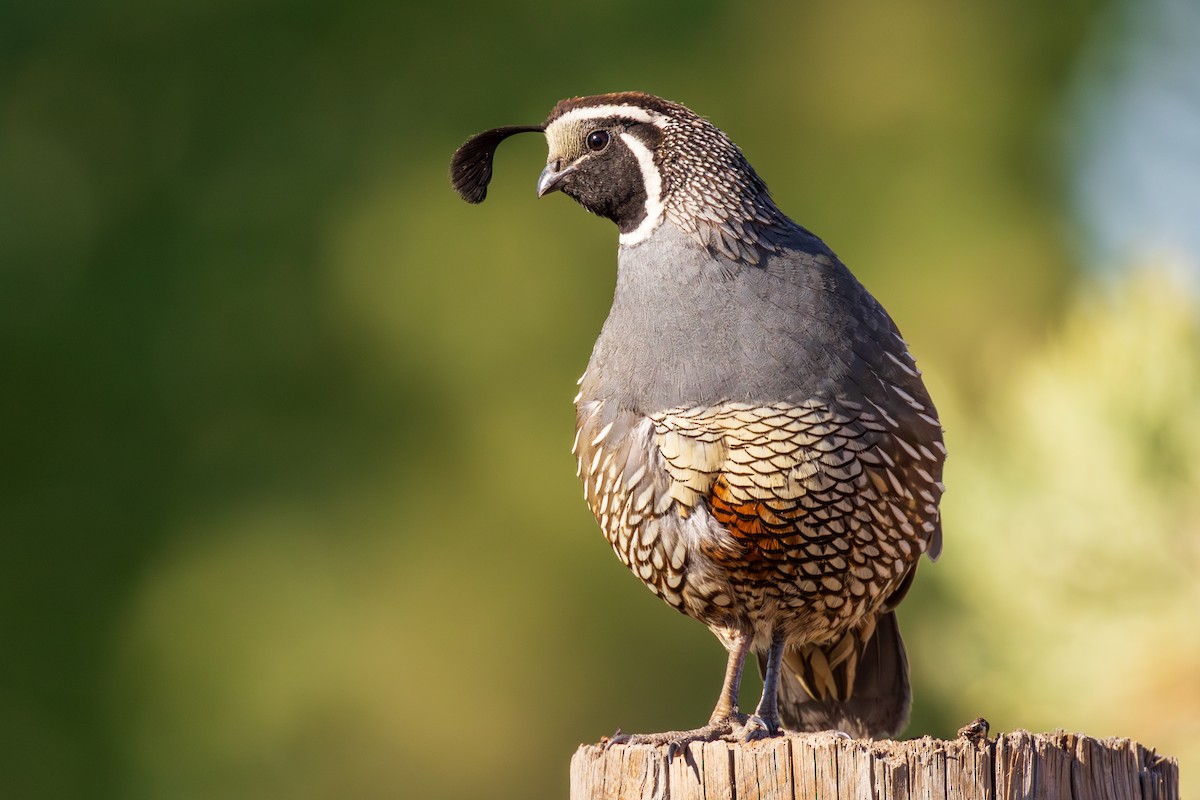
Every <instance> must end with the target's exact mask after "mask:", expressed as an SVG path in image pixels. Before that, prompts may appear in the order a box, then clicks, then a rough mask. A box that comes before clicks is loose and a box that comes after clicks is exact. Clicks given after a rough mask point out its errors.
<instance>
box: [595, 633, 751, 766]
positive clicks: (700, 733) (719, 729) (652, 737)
mask: <svg viewBox="0 0 1200 800" xmlns="http://www.w3.org/2000/svg"><path fill="white" fill-rule="evenodd" d="M750 638H751V637H750V634H749V633H745V632H738V633H736V634H735V636H734V638H733V640H732V642H731V643H730V644H728V645H727V646H726V647H727V649H728V650H729V661H728V662H726V665H725V681H724V683H723V684H722V685H721V696H720V697H719V698H717V706H716V708H714V709H713V713H712V716H711V717H709V718H708V724H707V725H705V726H704V727H703V728H696V729H695V730H690V731H666V732H664V733H620V732H618V733H617V734H616V735H615V736H612V737H610V738H609V739H607V740H606V741H605V742H604V744H605V746H606V747H611V746H612V745H614V744H650V745H663V744H665V745H669V746H670V748H669V751H668V755H669V756H673V755H674V754H675V753H676V752H678V751H679V750H680V749H681V748H684V747H686V746H687V745H689V744H691V743H692V742H711V741H715V740H717V739H720V738H722V737H728V736H733V735H734V734H735V733H736V732H739V731H741V730H742V729H743V728H744V725H743V723H745V722H746V717H745V715H743V714H739V713H738V691H739V689H740V688H741V685H742V667H743V666H745V664H746V655H747V654H748V653H749V652H750Z"/></svg>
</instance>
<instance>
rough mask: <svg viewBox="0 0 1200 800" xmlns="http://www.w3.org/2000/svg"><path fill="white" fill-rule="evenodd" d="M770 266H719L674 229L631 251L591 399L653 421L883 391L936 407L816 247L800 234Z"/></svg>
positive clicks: (592, 376) (838, 267)
mask: <svg viewBox="0 0 1200 800" xmlns="http://www.w3.org/2000/svg"><path fill="white" fill-rule="evenodd" d="M788 244H789V247H788V248H786V249H785V250H783V252H781V253H779V254H769V255H767V256H766V258H765V259H764V260H763V261H762V263H761V264H759V265H754V266H751V265H747V264H743V263H737V262H732V261H729V260H727V259H724V258H720V257H716V256H714V255H713V254H711V253H709V252H708V251H706V250H705V249H704V248H703V247H702V246H701V245H700V244H699V243H698V242H697V240H696V239H695V238H694V237H691V236H688V235H686V234H683V233H681V232H679V231H678V230H677V229H675V228H674V226H673V225H672V224H671V223H670V222H666V223H664V224H663V225H662V227H661V228H660V229H659V230H658V231H656V233H655V235H654V236H653V237H651V238H650V239H649V240H647V241H646V242H644V243H643V244H641V245H638V246H635V247H631V248H622V250H621V252H620V256H619V262H618V275H617V287H616V292H615V295H614V298H613V305H612V310H611V312H610V314H609V317H608V319H607V321H606V322H605V324H604V328H603V330H602V332H601V334H600V337H599V339H598V340H597V342H596V346H595V348H594V350H593V352H592V359H591V362H590V364H589V367H588V372H587V375H586V377H585V380H584V382H583V385H582V391H583V396H584V397H592V398H598V399H609V400H613V401H616V402H617V403H619V405H621V406H622V407H625V408H629V409H631V410H634V411H640V412H642V413H650V412H653V411H655V410H659V409H663V408H671V407H675V406H679V405H683V404H706V403H707V404H711V403H717V402H721V401H735V402H751V403H772V402H778V401H786V400H803V399H806V398H809V397H814V396H832V395H837V394H845V393H846V392H847V391H849V393H850V394H853V395H860V396H865V397H868V398H871V397H885V396H886V395H887V391H886V389H885V388H884V386H883V384H882V383H881V379H883V380H887V381H890V382H892V383H899V384H901V385H903V386H904V387H905V388H906V390H908V391H909V392H916V393H918V394H919V395H920V396H921V397H922V398H924V397H925V393H924V389H923V387H921V386H920V382H919V380H918V381H916V382H915V385H913V386H909V385H908V384H912V383H913V377H912V376H911V375H909V374H907V373H905V372H904V371H903V370H901V369H900V368H899V367H898V366H897V364H896V363H894V359H893V358H889V357H888V356H887V353H888V351H896V352H898V353H899V354H902V355H904V356H905V358H907V352H906V350H905V347H904V344H903V342H902V340H900V338H899V335H898V334H897V333H896V329H895V326H894V325H893V324H892V322H891V319H890V318H889V317H888V316H887V314H886V312H884V311H883V309H882V308H881V307H880V306H879V304H878V303H877V302H876V301H875V300H874V298H872V297H871V296H870V294H868V293H867V291H866V290H865V289H864V288H863V287H862V285H861V284H860V283H859V282H858V281H857V280H856V279H855V278H854V276H853V275H852V274H851V273H850V272H849V270H847V269H846V268H845V267H844V266H843V265H842V264H841V262H840V261H838V260H837V258H836V256H834V255H833V253H832V252H831V251H829V249H828V248H826V247H825V245H824V244H823V243H821V241H820V240H819V239H817V238H816V237H814V236H812V235H811V234H808V233H807V232H805V231H803V230H802V229H800V228H797V229H796V231H795V235H794V237H793V241H791V242H789V243H788Z"/></svg>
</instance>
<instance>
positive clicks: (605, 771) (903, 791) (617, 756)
mask: <svg viewBox="0 0 1200 800" xmlns="http://www.w3.org/2000/svg"><path fill="white" fill-rule="evenodd" d="M618 798H619V799H620V800H654V799H657V800H725V799H728V800H835V798H836V799H837V800H842V799H843V798H845V800H910V799H911V800H916V798H928V799H929V800H940V799H941V798H948V799H952V800H967V799H968V798H971V799H974V798H988V800H992V799H993V798H994V799H995V800H1006V799H1007V798H1038V800H1060V799H1061V800H1066V799H1067V798H1070V799H1071V800H1093V798H1096V799H1097V800H1099V799H1101V798H1103V799H1104V800H1108V799H1109V798H1111V799H1112V800H1152V799H1153V800H1178V798H1179V767H1178V764H1177V763H1176V761H1175V759H1173V758H1169V757H1166V756H1160V755H1158V754H1156V753H1155V752H1154V751H1152V750H1148V749H1146V748H1145V747H1143V746H1142V745H1140V744H1138V743H1137V742H1133V741H1130V740H1129V739H1092V738H1090V737H1087V736H1083V735H1082V734H1076V733H1063V732H1061V731H1060V732H1057V733H1048V734H1033V733H1029V732H1028V731H1016V732H1014V733H1006V734H1001V735H1000V736H997V737H995V738H992V739H985V738H983V737H982V736H978V737H975V738H967V737H966V736H963V737H960V738H958V739H955V740H952V741H944V740H940V739H931V738H929V737H925V738H922V739H912V740H909V741H870V740H857V739H848V738H845V737H844V736H838V735H835V734H832V733H818V734H788V735H786V736H780V737H776V738H773V739H766V740H762V741H758V742H751V743H749V744H735V743H730V742H697V743H694V744H691V745H689V746H688V747H687V748H684V749H681V750H680V751H679V752H678V753H676V754H675V756H674V758H671V759H669V760H668V758H667V747H666V746H665V745H664V746H658V747H655V746H650V745H614V746H612V747H610V748H608V749H607V750H605V749H604V748H602V747H601V746H600V745H582V746H580V748H579V749H578V750H577V751H576V752H575V756H574V757H573V758H572V759H571V800H618Z"/></svg>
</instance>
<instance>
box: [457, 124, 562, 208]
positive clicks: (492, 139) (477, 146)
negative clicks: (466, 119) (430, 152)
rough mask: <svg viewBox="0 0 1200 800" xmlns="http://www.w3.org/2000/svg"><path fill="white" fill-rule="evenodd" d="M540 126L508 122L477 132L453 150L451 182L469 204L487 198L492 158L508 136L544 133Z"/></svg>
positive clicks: (480, 201)
mask: <svg viewBox="0 0 1200 800" xmlns="http://www.w3.org/2000/svg"><path fill="white" fill-rule="evenodd" d="M544 130H545V128H544V127H543V126H541V125H506V126H505V127H503V128H492V129H491V130H490V131H484V132H483V133H477V134H475V135H474V136H472V137H471V138H470V139H467V141H465V142H463V145H462V147H460V148H458V149H457V150H455V151H454V157H453V158H451V159H450V183H452V184H453V185H454V191H456V192H458V193H459V195H460V196H461V197H462V199H463V200H466V201H467V202H468V203H482V202H483V198H485V197H487V187H488V183H490V182H491V180H492V158H493V157H494V156H495V155H496V148H497V147H499V146H500V143H501V142H503V141H504V140H505V139H507V138H508V137H510V136H512V135H513V134H517V133H541V132H542V131H544Z"/></svg>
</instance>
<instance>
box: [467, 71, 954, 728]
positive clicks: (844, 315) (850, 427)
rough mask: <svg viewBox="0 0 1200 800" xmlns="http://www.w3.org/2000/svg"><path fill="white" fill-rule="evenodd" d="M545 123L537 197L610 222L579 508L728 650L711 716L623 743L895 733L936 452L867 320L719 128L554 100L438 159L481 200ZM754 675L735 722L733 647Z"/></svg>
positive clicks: (692, 118)
mask: <svg viewBox="0 0 1200 800" xmlns="http://www.w3.org/2000/svg"><path fill="white" fill-rule="evenodd" d="M528 131H543V132H544V133H545V135H546V138H547V140H548V142H549V147H550V155H549V159H548V163H547V165H546V168H545V169H544V170H543V171H542V173H541V176H540V177H539V179H538V183H537V192H538V195H539V196H542V195H545V194H548V193H550V192H554V191H561V192H563V193H564V194H566V195H568V196H569V197H571V198H573V199H574V200H576V201H577V202H578V203H579V204H580V205H582V206H583V207H584V208H586V209H587V210H589V211H591V212H593V213H595V214H599V215H600V216H603V217H607V218H608V219H611V220H612V221H613V222H615V223H616V224H617V227H618V228H619V230H620V248H619V251H618V260H617V284H616V292H615V296H614V298H613V304H612V310H611V311H610V313H609V316H608V320H607V321H606V322H605V323H604V328H603V330H602V331H601V333H600V337H599V339H598V340H597V341H596V345H595V348H594V349H593V351H592V357H591V361H590V362H589V363H588V367H587V371H586V372H585V373H584V374H583V377H582V378H581V379H580V391H579V395H578V397H576V400H575V402H576V434H575V447H574V452H575V455H576V457H577V458H578V464H579V476H580V478H581V479H582V481H583V487H584V495H585V496H586V498H587V502H588V504H589V505H590V506H591V509H592V513H593V514H595V516H596V519H597V521H598V522H599V523H600V527H601V528H602V529H603V531H604V534H605V536H606V537H607V538H608V541H609V543H610V544H611V545H612V547H613V550H615V551H616V554H617V557H618V558H620V559H621V561H622V562H623V563H624V564H625V565H626V566H628V567H629V568H630V569H631V570H632V571H633V572H634V574H636V575H637V576H638V577H639V578H640V579H641V580H642V581H643V582H644V583H645V584H646V585H647V586H648V587H649V588H650V591H652V592H654V593H655V594H657V595H658V596H659V597H661V598H662V599H663V600H665V601H666V602H668V603H670V604H671V605H672V606H674V607H675V608H676V609H678V610H679V611H681V612H683V613H685V614H687V615H688V616H691V617H694V618H695V619H697V620H700V621H701V622H703V623H704V624H705V625H707V626H708V627H709V628H710V629H711V630H712V631H713V633H715V634H716V636H717V638H718V639H720V641H721V643H722V644H723V645H725V647H726V649H727V650H728V651H729V662H728V666H727V668H726V672H725V682H724V686H723V687H722V690H721V695H720V699H719V700H718V702H717V705H716V708H715V709H714V711H713V713H712V716H711V718H710V719H709V723H708V725H706V726H705V727H703V728H699V729H697V730H695V731H685V732H670V733H666V734H650V735H637V736H625V737H621V739H622V740H623V741H632V742H642V743H662V742H670V743H672V744H673V745H678V744H680V743H683V742H687V741H692V740H696V739H703V738H713V737H718V736H725V737H733V738H738V739H742V740H748V739H754V738H758V737H761V736H765V735H772V734H775V733H777V732H778V731H779V728H780V723H781V722H782V724H783V725H784V726H786V727H787V728H789V729H792V730H800V731H808V730H830V729H832V730H840V731H844V732H846V733H849V734H852V735H854V736H858V737H868V736H875V737H881V736H891V735H895V734H896V733H898V732H899V731H900V730H901V729H902V728H903V727H904V725H905V723H906V722H907V719H908V711H909V705H910V693H909V684H908V665H907V659H906V657H905V652H904V645H903V643H902V641H901V639H900V632H899V629H898V628H897V625H896V617H895V608H896V605H897V604H898V603H899V602H900V600H901V599H902V598H903V597H904V594H905V592H906V591H907V590H908V587H909V585H910V583H911V582H912V578H913V575H914V574H915V572H916V568H917V561H918V559H919V558H920V555H921V554H922V553H926V554H928V555H929V556H930V557H931V558H936V557H937V555H938V553H939V551H940V550H941V541H942V534H941V522H940V517H939V512H938V503H939V501H940V499H941V495H942V488H943V487H942V483H941V477H942V464H943V461H944V460H945V455H946V448H945V446H944V445H943V443H942V428H941V425H940V424H939V422H938V417H937V412H936V410H935V409H934V406H933V403H932V402H931V401H930V399H929V395H928V393H927V392H926V390H925V386H924V384H923V383H922V381H921V373H920V372H919V371H918V370H917V367H916V363H915V361H914V359H913V357H912V355H911V354H910V353H909V351H908V347H907V346H906V344H905V342H904V340H903V339H902V338H901V337H900V333H899V331H898V330H897V329H896V326H895V324H894V323H893V322H892V320H891V318H890V317H889V316H888V314H887V312H886V311H884V310H883V308H882V306H880V304H879V303H878V302H877V301H876V300H875V298H874V297H872V296H871V295H870V294H869V293H868V292H867V290H866V289H865V288H863V286H862V285H861V284H860V283H859V282H858V281H857V280H856V279H855V277H854V276H853V275H852V274H851V273H850V271H849V270H848V269H847V268H846V267H845V266H844V265H843V264H842V263H841V261H839V260H838V258H837V256H836V255H834V253H833V251H832V250H830V249H829V248H828V247H827V246H826V245H825V243H824V242H822V241H821V240H820V239H819V238H817V237H816V236H814V235H813V234H812V233H810V232H809V231H807V230H805V229H804V228H802V227H800V226H799V225H797V224H796V223H795V222H793V221H792V220H790V219H788V218H787V217H786V216H784V214H783V212H781V211H780V210H779V209H778V207H776V205H775V203H774V201H773V200H772V199H771V196H770V194H769V193H768V191H767V187H766V184H765V183H763V181H762V179H761V178H759V176H758V174H757V173H756V172H755V171H754V169H753V168H752V167H751V166H750V164H749V163H747V161H746V159H745V158H744V157H743V155H742V153H741V151H740V150H739V149H738V148H737V146H736V145H734V144H733V143H732V142H731V141H730V140H729V138H728V137H726V136H725V134H724V133H722V132H721V131H720V130H718V129H717V128H716V127H715V126H714V125H712V124H711V123H710V122H708V121H707V120H705V119H703V118H702V117H700V116H698V115H697V114H695V113H693V112H692V111H690V110H689V109H687V108H685V107H683V106H681V105H678V104H676V103H672V102H668V101H666V100H662V99H660V98H658V97H654V96H652V95H648V94H642V93H638V92H626V93H618V94H606V95H599V96H594V97H579V98H573V99H568V100H563V101H562V102H560V103H558V105H556V106H555V107H554V110H553V111H552V112H551V113H550V116H549V118H548V119H547V120H546V122H545V124H544V125H538V126H521V127H508V128H496V129H494V130H490V131H486V132H484V133H481V134H479V135H478V136H475V137H473V138H472V139H470V140H468V141H467V142H466V143H465V144H464V145H463V146H462V147H461V148H459V150H458V151H457V152H456V153H455V154H454V159H453V161H452V164H451V179H452V182H453V184H454V187H455V189H457V191H458V192H459V193H460V194H461V195H462V197H463V198H464V199H466V200H468V201H470V202H473V203H478V202H480V201H482V200H483V198H484V196H485V195H486V192H487V184H488V182H489V180H490V179H491V172H492V158H493V155H494V153H495V149H496V147H497V146H498V145H499V144H500V142H501V141H503V140H504V139H505V138H506V137H508V136H510V135H512V134H514V133H523V132H528ZM751 651H753V652H754V653H755V654H756V655H757V656H758V659H759V664H760V668H761V669H762V670H763V675H764V687H763V693H762V698H761V700H760V701H759V703H758V707H757V708H756V709H755V711H754V713H753V714H752V715H748V716H747V715H743V714H740V713H739V712H738V706H737V700H738V688H739V686H740V682H741V672H742V665H743V663H744V661H745V658H746V655H747V654H748V653H749V652H751Z"/></svg>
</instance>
